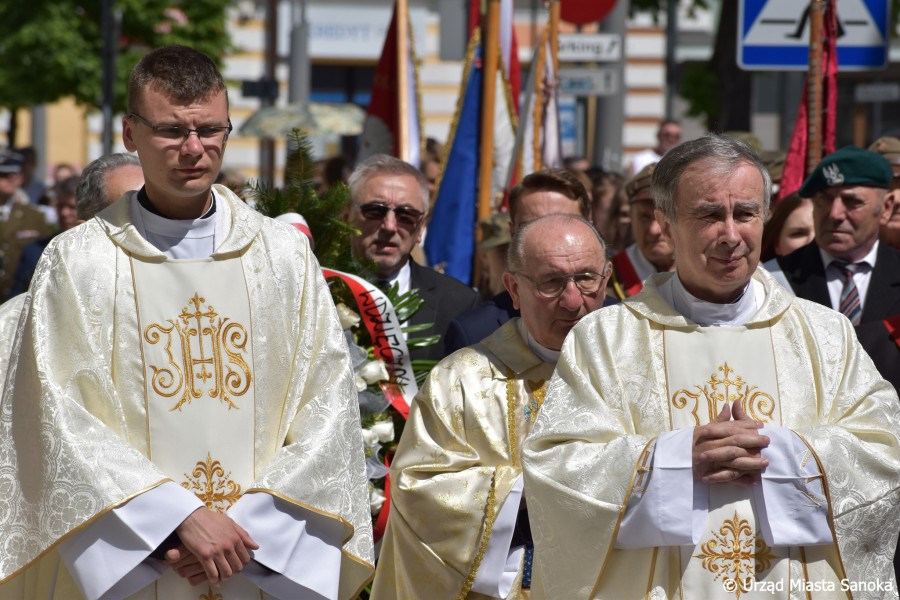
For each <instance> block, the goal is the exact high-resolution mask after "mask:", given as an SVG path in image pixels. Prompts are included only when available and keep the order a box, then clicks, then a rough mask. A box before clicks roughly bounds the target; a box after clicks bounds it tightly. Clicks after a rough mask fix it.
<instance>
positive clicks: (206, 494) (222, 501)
mask: <svg viewBox="0 0 900 600" xmlns="http://www.w3.org/2000/svg"><path fill="white" fill-rule="evenodd" d="M184 478H185V479H186V480H187V481H184V482H183V483H182V484H181V487H183V488H184V489H186V490H187V491H189V492H193V493H194V495H195V496H197V497H198V498H200V500H202V501H203V503H204V504H206V507H207V508H208V509H210V510H214V511H216V512H220V513H224V512H225V511H226V510H228V509H229V508H231V505H232V504H234V503H235V502H237V501H238V498H240V497H241V486H240V485H239V484H237V483H235V482H234V481H232V480H231V473H230V472H229V473H226V472H225V469H224V468H223V467H222V463H220V462H219V461H217V460H213V459H212V456H211V455H210V454H209V453H207V455H206V460H201V461H199V462H197V465H196V466H195V467H194V470H193V472H192V473H191V475H188V474H187V473H185V474H184Z"/></svg>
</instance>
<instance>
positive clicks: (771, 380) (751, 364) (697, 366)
mask: <svg viewBox="0 0 900 600" xmlns="http://www.w3.org/2000/svg"><path fill="white" fill-rule="evenodd" d="M664 336H665V352H666V355H665V364H666V385H667V388H668V394H667V395H668V398H669V406H668V408H669V414H670V418H671V422H672V429H673V430H675V429H693V428H694V427H697V426H701V425H706V424H707V423H709V422H710V421H712V420H713V419H715V417H716V416H717V415H718V414H719V412H720V411H721V410H722V407H723V406H725V405H726V404H733V403H734V402H735V401H740V403H741V407H742V408H743V409H744V412H745V413H746V414H747V415H748V416H750V417H751V418H753V419H755V420H758V421H762V422H764V423H766V424H767V425H773V426H780V425H781V408H780V402H779V398H778V381H777V378H776V373H775V360H774V356H773V352H772V340H771V337H770V331H769V330H768V329H746V328H744V327H704V328H700V329H699V330H692V331H684V330H676V329H667V330H665V333H664ZM706 487H707V488H708V490H709V491H708V494H709V498H708V513H707V519H706V524H705V526H704V527H703V533H702V537H701V539H700V542H699V543H698V544H697V545H696V546H693V547H692V546H681V547H680V562H681V571H682V575H681V581H682V588H683V597H685V598H710V599H723V600H724V599H734V598H736V597H741V598H748V599H753V598H763V597H768V598H771V597H772V596H771V593H770V592H769V591H764V592H763V591H759V590H762V589H765V586H764V585H759V584H757V585H753V584H752V583H751V582H754V581H757V582H773V584H774V582H784V581H789V580H790V577H789V560H788V559H789V551H788V549H787V548H777V547H772V546H769V545H768V544H766V542H765V540H764V539H763V535H762V532H761V530H760V526H759V525H757V521H758V520H759V519H758V517H757V511H756V507H755V505H754V500H753V496H752V494H751V488H750V487H749V486H746V485H740V484H733V483H720V484H711V485H709V486H706ZM739 590H740V591H739Z"/></svg>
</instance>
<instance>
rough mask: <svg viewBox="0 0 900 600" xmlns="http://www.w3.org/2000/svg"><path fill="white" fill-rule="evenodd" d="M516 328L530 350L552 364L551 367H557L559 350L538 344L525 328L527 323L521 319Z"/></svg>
mask: <svg viewBox="0 0 900 600" xmlns="http://www.w3.org/2000/svg"><path fill="white" fill-rule="evenodd" d="M516 328H517V329H518V330H519V335H521V336H522V339H523V340H525V345H526V346H528V349H529V350H531V351H532V352H534V354H535V356H537V357H538V358H539V359H541V360H542V361H543V362H545V363H550V364H551V365H555V364H556V363H557V362H559V354H560V351H559V350H551V349H550V348H547V347H546V346H542V345H541V344H539V343H538V341H537V340H536V339H534V337H533V336H532V335H531V333H530V332H529V331H528V328H527V327H525V321H524V319H522V318H521V317H520V318H519V320H518V321H517V322H516Z"/></svg>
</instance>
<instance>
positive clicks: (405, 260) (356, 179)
mask: <svg viewBox="0 0 900 600" xmlns="http://www.w3.org/2000/svg"><path fill="white" fill-rule="evenodd" d="M348 183H349V185H350V197H351V199H352V202H353V204H352V206H351V207H350V215H349V221H350V224H351V225H353V226H354V227H356V228H357V229H359V230H360V231H361V232H362V235H360V236H358V237H354V238H353V240H352V242H351V245H352V248H353V254H354V256H356V257H357V258H358V259H361V260H369V261H372V262H373V263H374V264H375V269H376V277H377V278H378V282H379V283H381V284H383V285H393V284H395V283H396V284H397V285H398V287H399V290H400V293H404V292H407V291H409V290H410V289H415V290H418V292H419V297H420V298H421V299H422V300H423V306H422V307H421V308H420V309H419V311H418V312H416V314H414V315H413V316H412V317H411V318H410V320H409V323H410V324H411V325H424V324H427V323H432V324H433V325H432V326H431V327H429V328H428V329H425V330H424V331H420V332H417V333H416V334H415V337H425V336H430V335H435V334H437V335H440V336H443V335H444V334H445V332H446V331H447V326H448V325H449V323H450V321H451V320H452V319H453V318H454V317H456V316H457V315H458V314H460V313H461V312H463V311H465V310H467V309H469V308H472V307H473V306H475V304H476V303H477V301H478V294H476V293H475V290H473V289H472V288H470V287H468V286H467V285H464V284H463V283H461V282H459V281H457V280H456V279H454V278H452V277H448V276H446V275H442V274H440V273H438V272H436V271H434V270H433V269H429V268H427V267H423V266H422V265H419V264H417V263H416V262H415V261H414V260H412V259H411V258H410V253H411V252H412V249H413V248H414V247H415V245H416V244H417V243H419V242H420V241H421V240H422V232H423V230H424V227H425V215H426V214H427V213H428V182H427V181H426V180H425V177H424V176H423V175H422V173H421V172H420V171H419V170H418V169H416V168H415V167H413V166H412V165H410V164H408V163H405V162H403V161H402V160H399V159H396V158H394V157H392V156H387V155H384V154H377V155H375V156H372V157H370V158H368V159H366V160H365V161H364V162H362V163H361V164H360V165H358V166H357V167H356V169H355V170H354V171H353V173H352V174H351V175H350V179H349V181H348ZM443 349H444V346H443V340H439V341H438V342H437V343H436V344H433V345H431V346H426V347H424V348H412V349H411V351H410V356H411V357H412V358H413V359H434V360H439V359H441V358H443V356H444V352H443Z"/></svg>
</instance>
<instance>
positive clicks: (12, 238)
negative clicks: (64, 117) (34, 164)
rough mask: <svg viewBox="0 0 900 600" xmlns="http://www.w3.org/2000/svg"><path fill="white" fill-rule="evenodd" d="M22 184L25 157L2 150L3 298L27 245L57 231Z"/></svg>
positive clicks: (0, 254)
mask: <svg viewBox="0 0 900 600" xmlns="http://www.w3.org/2000/svg"><path fill="white" fill-rule="evenodd" d="M21 185H22V157H21V156H20V155H19V154H18V153H16V152H10V151H9V150H4V149H0V299H3V298H6V297H7V296H8V295H9V293H10V291H11V290H12V288H13V284H14V283H15V276H16V268H17V267H18V266H19V261H20V260H21V258H22V250H23V249H24V248H25V246H27V245H28V244H30V243H32V242H35V241H37V240H39V239H42V238H45V237H47V236H48V235H50V233H51V232H52V231H53V228H52V227H51V226H50V225H48V224H47V220H46V218H45V217H44V213H42V212H41V211H40V210H38V209H37V208H35V207H34V206H31V205H29V204H28V196H26V195H25V194H24V192H22V189H21V187H20V186H21Z"/></svg>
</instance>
